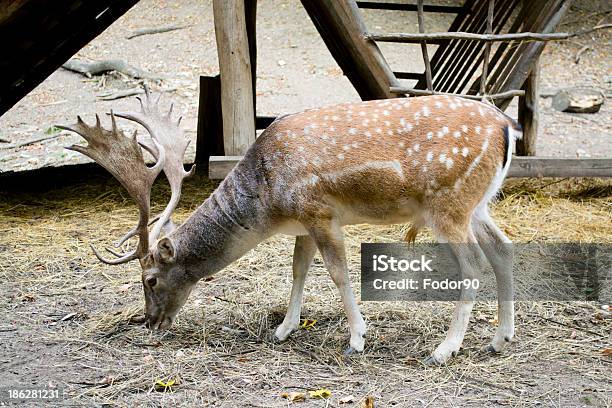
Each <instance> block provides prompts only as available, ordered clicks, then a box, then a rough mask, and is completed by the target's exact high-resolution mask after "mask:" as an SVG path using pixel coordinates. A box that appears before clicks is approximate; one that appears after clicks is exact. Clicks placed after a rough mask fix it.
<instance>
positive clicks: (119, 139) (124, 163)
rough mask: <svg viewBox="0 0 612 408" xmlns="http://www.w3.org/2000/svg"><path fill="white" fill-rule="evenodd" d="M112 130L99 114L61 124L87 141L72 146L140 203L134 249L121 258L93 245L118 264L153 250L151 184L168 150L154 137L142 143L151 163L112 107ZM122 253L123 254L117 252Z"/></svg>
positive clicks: (72, 148)
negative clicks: (92, 119) (88, 121)
mask: <svg viewBox="0 0 612 408" xmlns="http://www.w3.org/2000/svg"><path fill="white" fill-rule="evenodd" d="M110 116H111V121H112V130H110V131H109V130H106V129H104V128H103V127H102V126H101V125H100V118H99V117H98V115H96V124H95V126H89V125H87V124H86V123H85V122H83V119H81V117H80V116H78V117H77V119H78V120H77V123H76V124H74V125H71V126H58V127H59V128H61V129H66V130H70V131H72V132H75V133H78V134H79V135H81V136H82V137H83V138H84V139H85V140H86V141H87V146H80V145H72V146H70V147H68V149H70V150H74V151H77V152H79V153H82V154H84V155H86V156H89V157H90V158H92V159H93V160H94V161H95V162H97V163H98V164H100V165H101V166H102V167H104V168H105V169H106V170H108V172H109V173H111V174H112V175H113V176H114V177H115V178H116V179H117V180H118V181H119V182H120V183H121V185H122V186H123V187H124V188H125V189H126V190H127V192H128V193H129V195H130V197H132V199H133V200H134V201H136V204H137V205H138V209H139V212H140V215H139V220H138V226H137V227H136V229H135V231H136V233H135V234H137V235H138V236H139V241H138V246H137V247H136V249H135V250H134V251H132V252H131V253H128V254H123V255H121V256H119V257H118V258H117V259H113V260H107V259H105V258H103V257H102V256H101V255H100V254H99V253H98V251H96V249H95V248H94V247H93V246H92V249H93V251H94V253H95V254H96V256H97V257H98V259H99V260H100V261H102V262H104V263H106V264H110V265H118V264H122V263H125V262H128V261H131V260H134V259H137V258H142V257H144V256H145V255H146V254H147V253H148V251H149V231H148V228H147V225H148V224H149V210H150V205H151V204H150V198H151V186H152V185H153V182H154V181H155V178H156V177H157V176H158V175H159V173H160V171H161V170H162V168H163V167H164V163H165V160H166V153H165V149H164V147H163V146H161V145H159V144H158V143H157V141H155V140H153V141H152V142H151V143H150V144H149V145H145V144H142V147H143V148H145V149H146V150H147V151H149V152H150V153H151V154H153V155H154V156H155V157H156V158H157V163H156V164H155V165H154V166H153V167H147V165H146V164H145V162H144V158H143V155H142V149H141V144H140V143H139V142H138V141H137V140H136V132H134V135H133V136H132V137H131V138H129V137H127V136H125V134H124V133H123V132H122V131H120V130H119V129H118V128H117V122H116V120H115V115H114V114H113V112H112V111H111V114H110ZM114 255H119V254H116V253H115V254H114Z"/></svg>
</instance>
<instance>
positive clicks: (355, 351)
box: [344, 346, 359, 357]
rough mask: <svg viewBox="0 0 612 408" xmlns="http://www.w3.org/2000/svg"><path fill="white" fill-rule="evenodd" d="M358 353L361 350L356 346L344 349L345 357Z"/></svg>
mask: <svg viewBox="0 0 612 408" xmlns="http://www.w3.org/2000/svg"><path fill="white" fill-rule="evenodd" d="M357 353H359V351H357V350H355V349H354V348H352V347H350V346H349V347H348V348H347V349H346V350H344V356H345V357H348V356H350V355H353V354H357Z"/></svg>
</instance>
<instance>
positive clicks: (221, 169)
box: [208, 156, 242, 180]
mask: <svg viewBox="0 0 612 408" xmlns="http://www.w3.org/2000/svg"><path fill="white" fill-rule="evenodd" d="M240 160H242V156H210V162H209V163H208V178H209V179H211V180H222V179H224V178H225V176H227V175H228V174H229V172H230V171H232V169H233V168H234V166H235V165H236V164H238V162H239V161H240Z"/></svg>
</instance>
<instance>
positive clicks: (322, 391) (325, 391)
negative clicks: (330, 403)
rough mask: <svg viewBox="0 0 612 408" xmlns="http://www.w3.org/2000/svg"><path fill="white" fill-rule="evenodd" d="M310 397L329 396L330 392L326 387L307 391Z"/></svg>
mask: <svg viewBox="0 0 612 408" xmlns="http://www.w3.org/2000/svg"><path fill="white" fill-rule="evenodd" d="M308 394H310V398H329V397H331V395H332V393H331V391H330V390H328V389H327V388H321V389H320V390H314V391H308Z"/></svg>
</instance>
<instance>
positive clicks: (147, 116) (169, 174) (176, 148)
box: [116, 88, 195, 240]
mask: <svg viewBox="0 0 612 408" xmlns="http://www.w3.org/2000/svg"><path fill="white" fill-rule="evenodd" d="M160 97H161V95H160V96H159V97H158V98H156V100H155V101H153V98H152V97H151V95H150V93H149V91H148V89H147V88H145V97H144V98H142V99H139V100H140V104H141V111H140V112H125V113H117V114H116V115H117V116H119V117H121V118H124V119H128V120H131V121H134V122H136V123H138V124H140V125H142V126H143V127H144V128H145V129H147V131H148V132H149V134H150V135H151V139H152V140H154V141H156V142H157V143H159V144H160V145H161V146H162V147H163V148H164V149H165V151H166V154H167V159H166V161H165V162H164V173H165V174H166V178H167V179H168V182H169V184H170V189H171V191H172V193H171V197H170V200H169V202H168V204H167V206H166V208H165V209H164V211H163V212H162V213H161V215H160V217H159V220H158V221H157V222H156V223H155V226H154V227H153V229H152V231H151V233H150V234H149V239H150V240H155V239H157V238H158V236H159V234H160V233H161V231H162V228H163V226H164V225H165V224H166V223H167V222H168V221H169V220H170V218H171V216H172V212H173V211H174V210H175V208H176V206H177V205H178V202H179V200H180V196H181V189H182V183H183V180H184V179H185V178H186V177H189V176H191V175H192V174H193V173H194V171H195V166H192V167H191V169H190V170H189V171H185V168H184V166H183V156H184V155H185V151H186V149H187V146H188V145H189V140H188V139H187V138H186V137H185V134H184V133H183V131H182V130H181V129H180V128H179V127H178V124H175V123H173V122H172V112H173V109H174V105H173V104H172V105H171V106H170V109H169V111H168V113H167V114H161V113H160V112H159V107H158V104H159V99H160ZM143 146H144V147H145V148H146V146H145V145H144V144H143ZM151 153H152V154H153V152H151Z"/></svg>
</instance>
